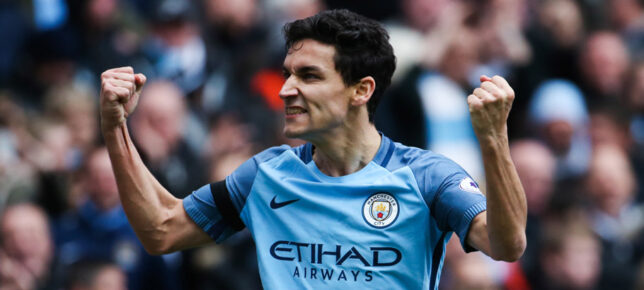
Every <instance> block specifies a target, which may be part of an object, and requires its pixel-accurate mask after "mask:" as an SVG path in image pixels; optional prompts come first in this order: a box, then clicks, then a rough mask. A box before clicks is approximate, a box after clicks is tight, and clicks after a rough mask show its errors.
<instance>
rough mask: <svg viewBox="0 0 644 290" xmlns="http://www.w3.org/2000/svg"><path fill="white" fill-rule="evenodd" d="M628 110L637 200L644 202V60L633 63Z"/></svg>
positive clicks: (627, 84) (627, 90)
mask: <svg viewBox="0 0 644 290" xmlns="http://www.w3.org/2000/svg"><path fill="white" fill-rule="evenodd" d="M624 97H625V99H626V100H625V102H624V103H626V108H625V109H626V110H628V111H629V115H630V120H629V122H630V124H629V130H630V137H631V138H632V142H633V144H632V148H631V151H630V152H631V159H632V162H633V169H634V170H635V174H636V176H637V180H638V183H639V184H640V186H639V192H638V194H637V200H638V201H639V202H641V203H643V202H644V61H639V62H637V63H635V64H633V65H632V67H631V71H630V74H629V77H628V79H627V82H626V94H625V96H624Z"/></svg>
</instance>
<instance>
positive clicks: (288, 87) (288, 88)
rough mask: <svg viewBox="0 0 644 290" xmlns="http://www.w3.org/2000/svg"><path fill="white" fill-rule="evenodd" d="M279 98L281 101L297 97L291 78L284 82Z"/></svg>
mask: <svg viewBox="0 0 644 290" xmlns="http://www.w3.org/2000/svg"><path fill="white" fill-rule="evenodd" d="M279 96H280V98H281V99H282V100H285V99H287V98H289V97H295V96H297V88H296V87H295V84H294V80H293V78H291V77H289V78H287V79H286V81H284V84H283V85H282V89H280V93H279Z"/></svg>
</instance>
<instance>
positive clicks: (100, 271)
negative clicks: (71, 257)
mask: <svg viewBox="0 0 644 290" xmlns="http://www.w3.org/2000/svg"><path fill="white" fill-rule="evenodd" d="M126 289H128V288H127V277H126V276H125V273H123V270H121V268H119V267H118V266H117V265H116V264H112V263H110V262H106V261H94V260H83V261H79V262H77V263H74V264H73V265H72V266H71V267H70V268H69V269H68V271H67V277H66V281H65V290H126Z"/></svg>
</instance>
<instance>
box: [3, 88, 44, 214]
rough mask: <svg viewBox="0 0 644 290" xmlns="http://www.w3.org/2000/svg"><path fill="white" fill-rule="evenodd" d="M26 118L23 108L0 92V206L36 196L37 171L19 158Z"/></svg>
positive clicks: (21, 153) (21, 150)
mask: <svg viewBox="0 0 644 290" xmlns="http://www.w3.org/2000/svg"><path fill="white" fill-rule="evenodd" d="M26 119H27V117H26V116H25V114H24V111H23V109H22V107H20V106H18V105H17V104H16V103H14V102H13V101H12V100H11V97H10V96H9V94H8V93H5V92H0V209H2V208H4V206H5V204H7V203H16V202H18V201H29V200H33V199H34V197H35V196H36V192H37V182H36V181H35V180H36V171H35V169H34V168H33V166H31V165H30V164H28V163H26V162H24V160H23V159H22V156H23V155H24V151H25V147H27V146H25V145H26V144H25V143H24V141H25V140H24V139H25V138H26V136H29V134H28V133H27V121H26ZM21 145H22V146H21Z"/></svg>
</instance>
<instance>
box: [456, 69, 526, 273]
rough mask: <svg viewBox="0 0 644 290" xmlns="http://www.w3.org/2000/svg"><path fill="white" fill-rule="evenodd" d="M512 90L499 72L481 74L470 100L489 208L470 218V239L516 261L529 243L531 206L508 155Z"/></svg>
mask: <svg viewBox="0 0 644 290" xmlns="http://www.w3.org/2000/svg"><path fill="white" fill-rule="evenodd" d="M513 100H514V91H513V90H512V88H511V87H510V85H509V84H508V82H507V81H506V80H505V79H503V78H502V77H500V76H494V77H493V78H488V77H486V76H482V77H481V86H480V87H479V88H477V89H475V90H474V93H473V94H472V95H470V96H469V97H468V99H467V102H468V104H469V107H470V115H471V118H472V125H473V127H474V132H475V133H476V136H477V138H478V140H479V144H480V146H481V153H482V155H483V166H484V168H485V183H486V186H487V191H486V193H487V211H486V212H483V213H481V214H479V215H478V216H477V217H475V218H474V220H473V221H472V225H471V227H470V231H469V233H468V235H467V243H468V244H469V245H471V246H473V247H475V248H477V249H479V250H481V251H482V252H484V253H485V254H487V255H488V256H490V257H492V258H493V259H495V260H504V261H516V260H517V259H519V258H520V257H521V255H522V254H523V251H524V250H525V247H526V236H525V227H526V220H527V213H528V210H527V204H526V198H525V193H524V191H523V186H522V185H521V181H520V180H519V176H518V174H517V172H516V169H515V168H514V164H513V163H512V159H511V158H510V148H509V145H508V132H507V131H508V130H507V119H508V114H509V112H510V108H511V107H512V101H513Z"/></svg>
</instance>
